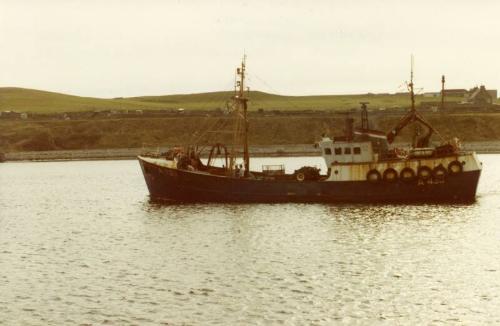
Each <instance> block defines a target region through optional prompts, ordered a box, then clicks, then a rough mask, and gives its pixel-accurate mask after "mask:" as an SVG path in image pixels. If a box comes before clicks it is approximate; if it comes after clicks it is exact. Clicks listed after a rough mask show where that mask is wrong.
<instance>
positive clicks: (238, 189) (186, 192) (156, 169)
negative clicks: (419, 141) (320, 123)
mask: <svg viewBox="0 0 500 326" xmlns="http://www.w3.org/2000/svg"><path fill="white" fill-rule="evenodd" d="M139 162H140V164H141V168H142V171H143V174H144V178H145V180H146V184H147V186H148V189H149V193H150V195H151V198H152V199H154V200H170V201H180V202H241V203H243V202H244V203H252V202H254V203H255V202H258V203H279V202H308V203H310V202H370V203H380V202H392V203H403V202H473V201H474V200H475V197H476V189H477V185H478V182H479V176H480V173H481V171H480V170H477V171H470V172H463V173H460V174H458V175H453V176H448V177H447V178H446V179H445V180H444V182H439V183H432V182H428V183H423V182H418V181H414V182H401V181H399V182H392V183H389V182H384V181H381V182H379V183H375V184H374V183H370V182H368V181H341V182H339V181H304V182H299V181H294V180H286V181H285V180H282V181H275V180H256V179H241V178H229V177H223V176H216V175H210V174H203V173H197V172H190V171H185V170H177V169H169V168H166V167H161V166H157V165H154V164H151V163H148V162H145V161H143V160H141V159H139Z"/></svg>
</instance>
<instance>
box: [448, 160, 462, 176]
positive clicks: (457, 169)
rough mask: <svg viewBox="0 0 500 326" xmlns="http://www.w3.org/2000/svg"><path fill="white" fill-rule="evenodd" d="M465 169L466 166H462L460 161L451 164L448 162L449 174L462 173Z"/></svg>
mask: <svg viewBox="0 0 500 326" xmlns="http://www.w3.org/2000/svg"><path fill="white" fill-rule="evenodd" d="M463 170H464V167H463V166H462V163H460V162H459V161H452V162H450V164H448V174H449V175H457V174H460V173H462V172H463Z"/></svg>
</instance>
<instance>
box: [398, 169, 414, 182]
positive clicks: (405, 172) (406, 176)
mask: <svg viewBox="0 0 500 326" xmlns="http://www.w3.org/2000/svg"><path fill="white" fill-rule="evenodd" d="M399 179H400V180H401V181H403V182H412V181H413V180H415V171H413V169H412V168H408V167H406V168H404V169H402V170H401V172H399Z"/></svg>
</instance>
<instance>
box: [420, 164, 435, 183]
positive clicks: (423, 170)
mask: <svg viewBox="0 0 500 326" xmlns="http://www.w3.org/2000/svg"><path fill="white" fill-rule="evenodd" d="M417 175H418V178H419V179H420V180H423V181H428V180H430V179H431V178H432V169H431V168H430V167H428V166H425V165H422V166H420V167H419V168H418V172H417Z"/></svg>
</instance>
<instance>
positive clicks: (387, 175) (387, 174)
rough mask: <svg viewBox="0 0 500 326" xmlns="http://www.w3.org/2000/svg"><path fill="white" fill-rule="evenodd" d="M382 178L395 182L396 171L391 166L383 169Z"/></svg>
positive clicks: (396, 177) (396, 178)
mask: <svg viewBox="0 0 500 326" xmlns="http://www.w3.org/2000/svg"><path fill="white" fill-rule="evenodd" d="M383 178H384V181H386V182H396V181H397V180H398V172H397V171H396V170H394V169H393V168H388V169H387V170H385V171H384V174H383Z"/></svg>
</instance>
